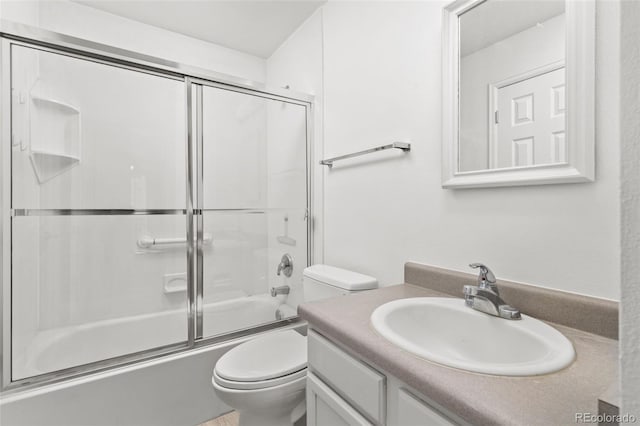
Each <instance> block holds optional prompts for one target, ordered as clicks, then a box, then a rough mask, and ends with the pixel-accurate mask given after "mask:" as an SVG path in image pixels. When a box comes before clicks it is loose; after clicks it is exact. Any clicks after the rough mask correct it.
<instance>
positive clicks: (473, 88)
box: [460, 14, 565, 171]
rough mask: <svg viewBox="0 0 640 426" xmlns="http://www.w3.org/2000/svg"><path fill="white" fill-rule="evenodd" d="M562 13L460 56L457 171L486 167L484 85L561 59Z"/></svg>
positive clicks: (486, 127)
mask: <svg viewBox="0 0 640 426" xmlns="http://www.w3.org/2000/svg"><path fill="white" fill-rule="evenodd" d="M564 33H565V23H564V14H562V15H559V16H555V17H553V18H551V19H548V20H546V21H545V22H543V23H542V26H540V27H538V26H534V27H532V28H529V29H527V30H524V31H521V32H519V33H517V34H514V35H512V36H511V37H508V38H505V39H504V40H500V41H499V42H497V43H494V44H492V45H490V46H487V47H485V48H484V49H480V50H477V51H475V52H472V53H470V54H469V55H467V56H464V57H462V58H461V59H460V170H461V171H470V170H484V169H487V168H488V167H489V128H488V122H489V112H488V108H489V94H488V91H487V87H488V86H489V84H495V83H498V82H500V81H502V80H505V79H507V78H510V77H514V76H517V75H519V74H522V73H524V72H526V71H530V70H532V69H535V68H540V67H541V66H544V65H549V64H551V63H554V62H557V61H560V60H564V58H565V54H564V50H565V48H564V45H565V43H564V39H565V37H564Z"/></svg>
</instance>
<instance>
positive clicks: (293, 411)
mask: <svg viewBox="0 0 640 426" xmlns="http://www.w3.org/2000/svg"><path fill="white" fill-rule="evenodd" d="M214 376H215V371H214ZM306 379H307V378H306V376H302V377H299V378H298V379H295V380H293V381H291V382H288V383H284V384H281V385H278V386H274V387H270V388H263V389H251V390H240V389H229V388H224V387H222V386H220V385H219V384H218V383H216V381H215V377H214V380H212V383H213V388H214V389H215V391H216V394H217V395H218V397H219V398H220V399H221V400H222V401H223V402H224V403H225V404H227V405H229V406H230V407H232V408H235V410H236V411H237V412H238V415H239V417H240V421H239V426H292V425H293V424H294V423H295V422H296V421H298V420H299V419H300V418H301V417H303V416H304V414H305V412H306V405H305V384H306Z"/></svg>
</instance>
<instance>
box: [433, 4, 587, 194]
mask: <svg viewBox="0 0 640 426" xmlns="http://www.w3.org/2000/svg"><path fill="white" fill-rule="evenodd" d="M485 1H487V0H457V1H454V2H453V3H451V4H449V5H447V6H446V7H445V8H444V9H443V19H442V187H443V188H487V187H498V186H519V185H543V184H556V183H580V182H593V181H594V180H595V41H596V40H595V38H596V32H595V28H596V23H595V7H596V5H595V0H580V1H576V0H567V1H566V2H565V21H566V42H565V43H566V47H565V52H566V55H565V64H566V65H565V66H566V68H565V71H566V80H567V81H566V99H567V101H566V102H567V112H566V115H565V125H566V141H567V151H568V152H567V162H566V163H557V164H541V165H534V166H527V167H513V168H504V169H488V170H474V171H468V172H460V171H459V162H458V158H459V152H458V151H459V138H458V133H459V97H458V95H459V93H458V92H459V75H460V69H459V66H460V58H459V45H460V23H459V17H460V15H462V14H463V13H464V12H466V11H468V10H470V9H472V8H474V7H476V6H479V5H481V4H482V3H484V2H485Z"/></svg>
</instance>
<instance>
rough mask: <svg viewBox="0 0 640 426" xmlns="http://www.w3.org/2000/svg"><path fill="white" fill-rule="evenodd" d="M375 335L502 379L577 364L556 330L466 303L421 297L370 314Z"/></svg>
mask: <svg viewBox="0 0 640 426" xmlns="http://www.w3.org/2000/svg"><path fill="white" fill-rule="evenodd" d="M371 323H372V324H373V327H374V328H375V330H376V331H377V332H378V333H380V334H381V335H382V336H383V337H384V338H386V339H387V340H389V341H390V342H391V343H394V344H395V345H397V346H399V347H400V348H402V349H404V350H406V351H409V352H411V353H413V354H415V355H417V356H419V357H421V358H424V359H426V360H429V361H433V362H437V363H439V364H443V365H446V366H449V367H454V368H459V369H462V370H467V371H473V372H476V373H485V374H495V375H500V376H535V375H539V374H548V373H553V372H555V371H558V370H561V369H563V368H565V367H567V366H568V365H570V364H571V363H572V362H573V360H574V358H575V351H574V350H573V345H572V344H571V342H569V340H568V339H567V338H566V337H564V336H563V335H562V334H561V333H560V332H559V331H557V330H556V329H555V328H553V327H551V326H549V325H547V324H545V323H543V322H542V321H539V320H537V319H534V318H531V317H529V316H527V315H522V319H521V320H514V321H512V320H506V319H502V318H498V317H494V316H491V315H488V314H485V313H482V312H478V311H476V310H474V309H471V308H469V307H467V306H465V303H464V300H462V299H450V298H440V297H416V298H411V299H400V300H395V301H393V302H389V303H385V304H384V305H382V306H380V307H378V308H377V309H376V310H375V311H374V312H373V314H371Z"/></svg>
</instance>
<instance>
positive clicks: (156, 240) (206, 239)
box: [138, 234, 213, 248]
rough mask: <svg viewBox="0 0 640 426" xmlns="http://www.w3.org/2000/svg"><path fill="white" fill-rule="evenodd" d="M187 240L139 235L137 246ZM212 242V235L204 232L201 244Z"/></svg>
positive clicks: (172, 243)
mask: <svg viewBox="0 0 640 426" xmlns="http://www.w3.org/2000/svg"><path fill="white" fill-rule="evenodd" d="M186 242H187V239H186V238H153V237H150V236H148V235H145V236H143V237H140V239H139V240H138V247H140V248H152V247H162V246H171V245H175V244H185V243H186ZM211 243H213V236H211V234H204V235H203V236H202V244H204V245H210V244H211Z"/></svg>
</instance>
